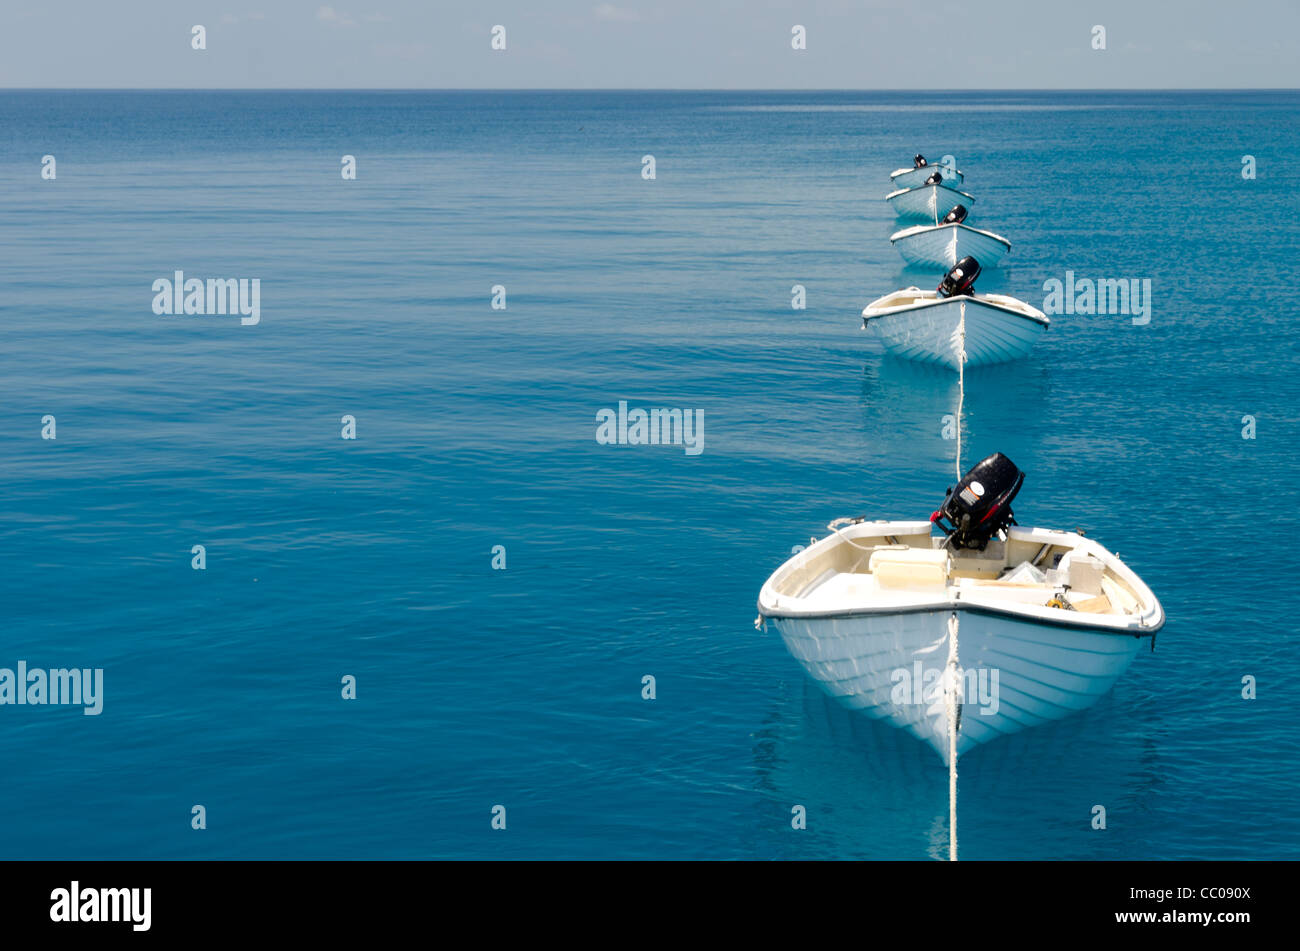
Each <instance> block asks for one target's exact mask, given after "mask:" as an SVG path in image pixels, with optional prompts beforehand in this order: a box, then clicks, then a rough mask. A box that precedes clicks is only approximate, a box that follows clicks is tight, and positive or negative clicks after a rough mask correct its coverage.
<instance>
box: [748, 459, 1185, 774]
mask: <svg viewBox="0 0 1300 951" xmlns="http://www.w3.org/2000/svg"><path fill="white" fill-rule="evenodd" d="M1023 483H1024V473H1023V472H1021V471H1020V470H1019V469H1018V468H1017V467H1016V466H1015V465H1014V463H1012V462H1011V460H1010V459H1008V458H1007V457H1006V456H1004V455H1002V454H1001V453H994V454H993V455H991V456H989V457H988V458H986V459H984V460H982V461H981V462H979V463H978V464H977V465H975V466H974V467H973V468H972V469H971V470H970V471H969V472H967V473H966V474H965V475H964V476H963V477H962V479H961V480H960V481H959V482H958V483H957V485H956V486H954V487H952V488H950V489H949V490H948V494H947V497H946V498H945V500H944V502H943V504H942V505H941V506H940V508H939V510H938V511H936V512H935V513H934V514H933V515H931V517H930V520H929V521H919V520H918V521H885V520H878V521H875V522H867V521H865V520H864V519H861V518H858V519H837V520H836V521H834V522H832V523H831V524H830V525H829V526H828V528H830V529H831V534H830V535H828V536H826V537H825V538H823V539H821V540H820V541H818V542H815V543H814V544H812V545H810V546H809V547H808V548H806V549H804V550H802V551H800V552H799V553H798V554H796V555H795V556H794V557H792V558H790V559H789V560H788V561H787V562H786V563H785V564H783V565H782V566H781V567H780V568H778V569H777V570H776V571H775V572H774V573H773V574H772V576H771V577H770V578H768V580H767V582H766V583H765V584H764V585H763V587H762V590H761V591H760V592H759V597H758V610H759V617H760V620H761V621H763V622H765V623H770V624H771V625H772V626H774V627H775V628H776V629H777V630H778V631H779V633H780V634H781V637H782V639H783V640H784V642H785V644H786V647H787V648H788V650H789V651H790V653H791V654H792V655H793V656H794V657H795V659H797V660H798V661H799V663H800V664H801V665H802V666H803V668H804V670H805V671H806V672H807V674H808V675H809V676H810V677H811V678H812V679H813V680H814V681H816V682H817V683H818V684H819V685H820V686H821V687H822V689H823V690H825V691H826V692H827V693H828V694H830V695H831V696H833V697H835V698H836V699H838V700H839V701H840V702H841V703H843V704H844V705H845V706H847V707H850V708H853V709H859V710H862V711H863V712H864V713H866V714H868V715H870V716H872V717H875V718H877V719H884V720H887V721H888V722H890V723H892V724H893V725H895V726H898V727H901V728H903V729H905V730H908V731H909V732H910V733H912V734H913V735H914V736H916V737H917V738H919V739H921V740H923V741H924V742H927V743H929V744H930V745H931V746H933V747H934V749H935V750H936V751H937V752H938V753H939V755H940V756H941V757H942V758H943V760H944V762H945V763H947V762H949V758H950V757H949V749H950V747H949V743H950V739H949V733H948V728H949V717H950V713H949V710H950V709H955V714H956V715H955V718H954V719H955V727H956V731H957V736H956V742H955V750H956V752H957V754H958V755H961V754H962V753H964V752H966V751H968V750H969V749H971V748H972V747H974V746H976V745H978V744H981V743H984V742H987V741H989V740H991V739H994V738H996V737H998V736H1003V735H1005V734H1009V733H1014V732H1016V731H1019V730H1022V729H1024V728H1026V727H1031V726H1035V725H1037V724H1040V723H1044V722H1047V721H1050V720H1056V719H1060V718H1061V717H1064V716H1067V715H1068V714H1070V713H1073V712H1075V711H1078V710H1083V709H1085V708H1087V707H1089V706H1091V705H1092V704H1094V703H1095V702H1096V701H1097V700H1098V699H1099V698H1100V697H1101V696H1102V695H1103V694H1105V693H1106V692H1107V691H1108V690H1109V689H1110V688H1111V686H1112V685H1113V684H1114V683H1115V681H1116V680H1117V679H1118V678H1119V677H1120V676H1121V675H1122V674H1123V673H1124V671H1125V670H1126V669H1127V668H1128V666H1129V664H1130V662H1131V661H1132V660H1133V658H1134V656H1135V655H1136V654H1137V651H1138V649H1139V647H1140V646H1141V644H1142V643H1143V641H1144V639H1147V638H1150V643H1151V644H1152V646H1154V640H1155V635H1156V632H1157V631H1159V630H1160V628H1161V627H1162V626H1163V625H1164V622H1165V614H1164V610H1163V608H1162V607H1161V605H1160V602H1159V601H1158V600H1157V599H1156V597H1155V595H1154V594H1153V593H1152V592H1151V590H1150V588H1148V587H1147V586H1146V584H1145V583H1143V581H1142V579H1141V578H1139V577H1138V576H1137V574H1136V573H1135V572H1134V571H1133V570H1132V569H1130V568H1129V567H1128V566H1127V565H1125V564H1124V562H1122V561H1121V560H1120V559H1119V557H1118V556H1117V555H1115V554H1113V553H1111V552H1110V551H1108V550H1107V549H1106V548H1104V547H1102V546H1101V545H1100V544H1098V543H1097V542H1095V541H1093V540H1092V539H1090V538H1085V537H1084V536H1083V535H1082V533H1080V532H1067V531H1058V530H1055V529H1044V528H1024V527H1020V526H1019V525H1017V524H1016V521H1015V517H1014V515H1013V513H1012V510H1011V502H1012V500H1013V499H1014V498H1015V496H1016V493H1017V492H1019V490H1020V487H1021V485H1022V484H1023ZM936 527H937V528H938V529H939V530H940V532H941V534H938V535H936V534H934V532H933V530H934V529H935V528H936ZM958 648H959V649H958ZM950 704H953V705H954V706H953V707H950V706H949V705H950Z"/></svg>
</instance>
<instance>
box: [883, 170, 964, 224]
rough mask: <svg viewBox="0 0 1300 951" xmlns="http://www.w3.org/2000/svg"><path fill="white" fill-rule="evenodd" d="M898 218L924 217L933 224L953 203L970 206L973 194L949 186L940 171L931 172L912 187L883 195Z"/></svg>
mask: <svg viewBox="0 0 1300 951" xmlns="http://www.w3.org/2000/svg"><path fill="white" fill-rule="evenodd" d="M885 201H887V202H889V203H890V204H891V205H892V206H893V207H894V213H895V214H896V215H898V217H900V218H924V219H925V220H927V221H929V222H930V223H931V224H935V223H937V222H938V221H939V219H940V218H942V217H943V216H944V214H945V213H947V211H948V209H949V208H951V207H952V206H953V205H964V206H966V207H967V208H970V206H971V205H973V204H975V196H974V195H968V194H966V193H965V192H963V191H958V190H957V189H955V188H949V187H948V185H947V184H946V182H945V181H944V179H943V175H942V173H940V172H931V173H930V176H929V178H927V179H926V180H925V182H924V183H923V184H921V185H917V186H915V187H913V188H900V189H898V190H897V191H892V192H890V193H889V194H888V195H886V196H885Z"/></svg>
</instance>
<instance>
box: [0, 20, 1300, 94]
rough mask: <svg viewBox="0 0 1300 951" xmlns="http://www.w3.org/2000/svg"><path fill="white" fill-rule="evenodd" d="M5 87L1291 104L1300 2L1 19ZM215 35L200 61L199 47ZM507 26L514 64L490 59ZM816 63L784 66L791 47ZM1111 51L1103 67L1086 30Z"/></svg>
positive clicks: (794, 58)
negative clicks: (1128, 98) (999, 93)
mask: <svg viewBox="0 0 1300 951" xmlns="http://www.w3.org/2000/svg"><path fill="white" fill-rule="evenodd" d="M2 9H3V12H0V86H3V87H99V88H106V87H107V88H115V87H116V88H120V87H144V88H247V87H251V88H262V87H291V88H367V87H369V88H510V89H515V88H525V89H527V88H532V89H537V88H610V89H613V88H678V89H697V88H707V89H727V88H743V89H808V88H814V89H900V88H904V89H905V88H927V89H943V88H959V89H971V88H974V89H994V88H1024V89H1052V88H1161V89H1163V88H1220V87H1222V88H1251V87H1255V88H1258V87H1268V88H1273V87H1286V88H1294V87H1296V86H1297V81H1296V79H1297V75H1300V67H1298V66H1297V63H1300V0H1232V2H1226V0H1183V2H1172V0H1163V2H1153V0H1072V2H1064V3H1063V2H1055V0H1037V2H1035V0H967V2H956V0H897V2H894V0H891V2H880V0H858V2H847V0H808V2H798V0H791V2H768V0H758V2H739V0H656V2H639V0H616V2H612V3H607V2H590V0H587V2H578V0H549V2H548V0H483V2H419V0H367V2H364V3H363V2H356V0H334V2H331V3H329V4H323V3H319V2H306V0H233V2H229V3H206V2H191V0H123V2H108V0H34V2H21V3H20V2H18V0H4V4H3V8H2ZM194 24H203V25H204V26H205V27H206V28H207V49H206V50H205V51H202V52H196V51H194V50H192V49H191V48H190V28H191V26H192V25H194ZM495 24H501V25H503V26H505V28H506V40H507V49H506V50H505V51H504V52H494V51H492V50H491V48H490V31H491V29H492V27H493V26H494V25H495ZM795 24H801V25H803V26H804V27H806V28H807V37H808V40H807V43H808V47H807V49H806V50H804V51H800V52H796V51H795V50H793V49H791V45H790V38H791V33H790V31H791V27H792V26H793V25H795ZM1097 24H1100V25H1102V26H1104V27H1105V28H1106V40H1107V44H1106V45H1107V49H1106V50H1104V51H1098V50H1094V49H1092V45H1091V40H1092V28H1093V26H1094V25H1097Z"/></svg>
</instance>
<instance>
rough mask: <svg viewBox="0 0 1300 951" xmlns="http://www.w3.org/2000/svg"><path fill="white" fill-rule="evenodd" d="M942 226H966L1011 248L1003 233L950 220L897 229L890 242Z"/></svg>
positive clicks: (912, 236) (890, 237) (967, 228)
mask: <svg viewBox="0 0 1300 951" xmlns="http://www.w3.org/2000/svg"><path fill="white" fill-rule="evenodd" d="M940 228H965V229H966V230H967V231H973V232H975V234H982V235H984V236H985V237H986V238H992V239H993V240H995V241H997V242H998V243H999V244H1004V245H1006V248H1007V250H1008V251H1010V250H1011V242H1010V241H1008V240H1007V239H1006V238H1004V237H1002V235H1000V234H996V233H994V232H992V231H985V230H984V229H983V228H974V227H971V226H970V225H968V224H966V223H965V222H962V221H949V222H946V223H945V222H938V223H936V224H932V225H909V226H908V227H906V228H903V229H902V230H900V231H895V232H894V233H893V234H891V235H890V236H889V243H890V244H896V243H897V242H899V241H901V240H903V239H904V238H914V237H916V236H917V235H918V234H921V233H923V232H926V231H938V230H939V229H940ZM895 293H897V292H895ZM886 296H888V295H886Z"/></svg>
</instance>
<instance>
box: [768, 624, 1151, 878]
mask: <svg viewBox="0 0 1300 951" xmlns="http://www.w3.org/2000/svg"><path fill="white" fill-rule="evenodd" d="M779 644H780V638H779V637H776V639H775V642H774V643H773V645H772V649H773V650H779V649H780V647H779ZM1141 660H1142V659H1141V658H1139V663H1141ZM790 675H791V676H790V677H789V678H788V679H787V680H785V681H784V684H783V689H782V690H780V691H779V693H778V695H777V696H776V697H775V698H774V700H773V704H772V706H771V709H770V712H769V714H768V716H767V717H766V718H765V720H764V723H763V726H762V728H761V729H759V730H757V731H756V732H755V733H754V736H753V741H752V744H753V758H754V767H755V773H756V783H757V786H758V788H759V790H760V791H761V793H762V794H763V795H764V796H765V797H766V798H767V799H768V801H769V803H770V810H768V811H769V812H770V821H772V822H778V821H779V822H782V823H784V827H785V829H787V830H789V828H790V827H789V822H790V815H791V814H790V809H791V808H792V806H794V805H795V804H799V805H803V806H804V807H805V808H806V809H807V814H808V820H807V829H805V830H803V831H801V832H798V833H793V832H792V833H791V834H790V835H777V836H772V837H765V847H766V848H767V849H769V850H772V854H764V855H756V856H755V857H756V858H794V859H798V858H820V859H828V858H830V859H886V860H892V859H899V860H916V859H921V858H929V859H933V860H935V861H946V860H947V858H948V775H947V770H946V768H945V767H944V766H943V764H942V763H941V762H940V760H939V759H938V758H937V757H935V755H934V753H933V752H932V751H931V750H930V749H929V748H928V747H927V746H926V745H925V744H922V743H918V742H916V740H915V739H913V738H912V737H911V736H910V735H908V734H907V733H906V732H904V731H902V730H898V729H895V728H893V727H891V726H889V725H888V724H886V723H885V722H883V721H879V720H873V719H870V718H868V717H864V716H862V715H861V714H860V713H855V712H854V711H851V710H848V709H846V708H844V707H842V706H841V705H840V704H838V703H837V702H836V701H834V700H833V699H831V698H830V697H828V696H826V694H824V693H823V692H822V691H821V690H820V689H818V688H817V686H816V685H815V684H813V683H812V682H810V681H809V680H808V679H807V678H805V677H802V676H799V672H798V669H797V667H793V666H792V667H791V669H790ZM1117 689H1121V690H1123V691H1124V695H1123V696H1120V697H1118V698H1117V697H1116V696H1115V695H1114V694H1110V695H1107V696H1106V697H1103V698H1102V699H1101V700H1100V701H1099V702H1098V703H1097V704H1096V705H1095V706H1093V707H1091V708H1089V709H1087V710H1084V711H1082V712H1080V713H1078V714H1077V715H1075V716H1072V717H1069V718H1068V719H1065V720H1058V721H1054V722H1051V723H1047V724H1044V725H1043V726H1040V727H1037V728H1035V729H1033V730H1025V731H1023V732H1021V733H1017V734H1014V735H1012V736H1008V737H1005V738H1003V739H1001V740H999V741H998V742H997V743H995V744H991V745H988V746H979V747H977V748H975V749H973V750H971V751H970V752H969V753H966V754H964V755H963V756H962V757H961V763H960V765H961V768H960V776H959V780H958V782H959V784H960V789H961V795H960V821H959V825H960V832H961V856H962V858H964V859H1085V858H1087V859H1109V858H1122V857H1123V856H1125V855H1130V854H1132V849H1133V848H1134V842H1135V839H1136V840H1140V839H1141V837H1142V836H1143V835H1144V833H1143V831H1142V828H1141V822H1140V820H1141V817H1142V816H1144V815H1146V814H1147V813H1148V811H1149V809H1150V806H1149V804H1148V803H1147V802H1146V800H1147V798H1148V797H1149V796H1151V795H1153V794H1156V793H1157V792H1158V791H1159V789H1158V788H1159V786H1160V785H1161V784H1162V782H1163V780H1162V779H1161V778H1160V777H1161V776H1162V775H1163V774H1164V769H1165V766H1166V765H1167V764H1165V763H1164V762H1163V761H1162V757H1161V756H1160V754H1159V751H1158V749H1157V744H1156V743H1155V742H1154V741H1153V740H1152V738H1151V737H1150V736H1149V735H1148V733H1149V724H1150V722H1151V721H1152V720H1153V719H1154V720H1159V718H1160V712H1159V711H1158V710H1155V709H1152V708H1151V707H1152V704H1153V702H1154V701H1152V700H1151V698H1149V697H1147V696H1146V695H1145V694H1144V693H1142V691H1141V688H1140V687H1136V686H1132V685H1123V684H1122V685H1121V686H1120V688H1117ZM1098 805H1100V806H1102V807H1103V808H1104V809H1105V810H1106V813H1107V816H1108V827H1109V828H1111V830H1112V831H1111V834H1109V835H1107V834H1106V833H1105V832H1104V830H1098V829H1094V828H1093V822H1094V807H1095V806H1098ZM1117 831H1118V832H1119V834H1115V833H1116V832H1117Z"/></svg>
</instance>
